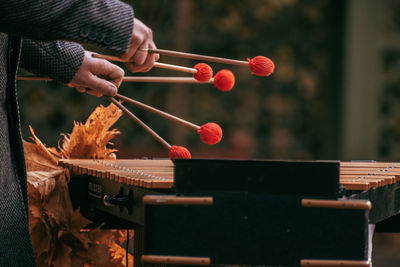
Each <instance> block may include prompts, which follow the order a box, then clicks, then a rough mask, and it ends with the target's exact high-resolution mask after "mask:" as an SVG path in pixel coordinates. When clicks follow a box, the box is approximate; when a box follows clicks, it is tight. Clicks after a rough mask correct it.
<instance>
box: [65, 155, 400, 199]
mask: <svg viewBox="0 0 400 267" xmlns="http://www.w3.org/2000/svg"><path fill="white" fill-rule="evenodd" d="M59 164H60V165H61V166H63V167H66V168H68V169H70V170H71V171H73V172H74V174H78V175H83V174H87V175H91V176H95V177H98V178H101V179H107V180H111V181H115V182H119V183H123V184H126V185H132V186H137V187H142V188H147V189H163V188H171V187H172V186H173V183H174V164H173V163H172V162H171V161H170V160H167V159H165V160H164V159H158V160H140V159H137V160H124V159H119V160H94V159H79V160H77V159H61V160H60V162H59ZM399 180H400V164H399V163H391V162H388V163H385V162H341V163H340V178H339V182H340V184H341V185H343V187H344V189H345V190H355V191H357V190H369V189H372V188H377V187H382V186H385V185H389V184H394V183H396V182H397V181H399Z"/></svg>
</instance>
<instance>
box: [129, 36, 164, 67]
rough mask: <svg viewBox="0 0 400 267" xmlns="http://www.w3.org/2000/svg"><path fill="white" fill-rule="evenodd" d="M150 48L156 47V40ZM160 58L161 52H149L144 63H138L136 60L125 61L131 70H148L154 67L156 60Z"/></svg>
mask: <svg viewBox="0 0 400 267" xmlns="http://www.w3.org/2000/svg"><path fill="white" fill-rule="evenodd" d="M148 48H150V49H153V48H156V45H155V44H154V42H151V43H150V44H149V46H148ZM159 58H160V55H159V54H154V53H147V58H146V61H145V62H144V63H143V64H138V63H136V62H129V63H125V65H126V67H127V68H128V69H129V70H130V71H131V72H147V71H149V70H151V68H153V65H154V62H156V61H157V60H158V59H159Z"/></svg>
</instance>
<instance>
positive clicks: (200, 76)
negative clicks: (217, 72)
mask: <svg viewBox="0 0 400 267" xmlns="http://www.w3.org/2000/svg"><path fill="white" fill-rule="evenodd" d="M194 68H195V69H196V70H197V73H195V74H193V77H194V78H195V79H196V80H197V81H199V82H206V81H208V80H210V79H211V78H212V76H213V70H212V68H211V67H210V65H208V64H206V63H198V64H196V65H195V66H194Z"/></svg>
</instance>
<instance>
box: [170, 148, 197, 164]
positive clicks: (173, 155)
mask: <svg viewBox="0 0 400 267" xmlns="http://www.w3.org/2000/svg"><path fill="white" fill-rule="evenodd" d="M169 158H170V159H171V160H172V161H174V159H190V158H192V155H190V152H189V150H187V149H186V148H184V147H183V146H171V148H170V149H169Z"/></svg>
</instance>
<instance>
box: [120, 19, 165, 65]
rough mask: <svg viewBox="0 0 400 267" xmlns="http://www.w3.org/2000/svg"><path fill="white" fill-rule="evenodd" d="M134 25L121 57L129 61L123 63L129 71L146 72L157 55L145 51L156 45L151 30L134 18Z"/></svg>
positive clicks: (156, 58)
mask: <svg viewBox="0 0 400 267" xmlns="http://www.w3.org/2000/svg"><path fill="white" fill-rule="evenodd" d="M134 25H135V26H134V28H133V32H132V37H131V43H130V46H129V50H128V52H127V53H126V54H124V55H123V56H122V58H124V59H127V60H129V61H130V62H129V63H126V64H125V65H126V66H127V67H128V69H129V70H130V71H131V72H146V71H149V70H150V69H151V68H152V67H153V65H154V62H155V61H157V60H158V58H159V55H158V54H153V53H148V52H147V49H149V48H155V47H156V46H155V44H154V41H153V32H152V30H151V29H150V28H149V27H147V26H146V25H145V24H143V22H141V21H140V20H138V19H136V18H135V19H134Z"/></svg>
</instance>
